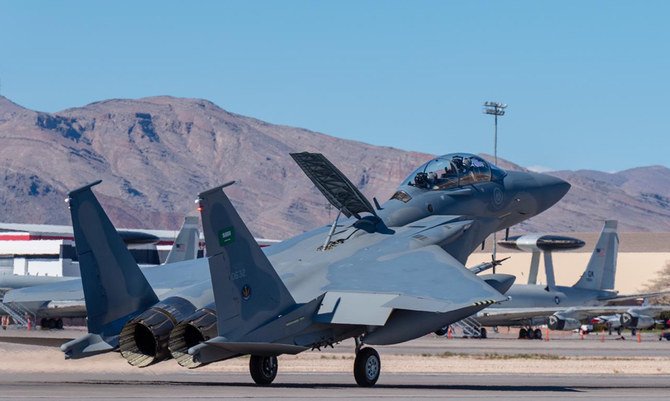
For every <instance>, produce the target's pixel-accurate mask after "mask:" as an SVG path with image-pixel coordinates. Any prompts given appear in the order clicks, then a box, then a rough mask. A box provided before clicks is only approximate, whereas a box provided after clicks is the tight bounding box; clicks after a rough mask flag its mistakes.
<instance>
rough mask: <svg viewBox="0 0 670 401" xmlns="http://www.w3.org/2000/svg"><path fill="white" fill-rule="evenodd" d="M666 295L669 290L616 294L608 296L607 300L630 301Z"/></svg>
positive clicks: (669, 292)
mask: <svg viewBox="0 0 670 401" xmlns="http://www.w3.org/2000/svg"><path fill="white" fill-rule="evenodd" d="M666 295H670V290H665V291H659V292H647V293H641V294H629V295H617V296H616V297H614V298H608V299H607V301H610V302H619V301H630V300H634V299H640V298H658V297H663V296H666Z"/></svg>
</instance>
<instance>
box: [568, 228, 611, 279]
mask: <svg viewBox="0 0 670 401" xmlns="http://www.w3.org/2000/svg"><path fill="white" fill-rule="evenodd" d="M618 253H619V235H618V234H617V221H616V220H606V221H605V226H604V227H603V230H602V232H601V233H600V238H598V242H597V243H596V248H595V249H594V250H593V253H592V254H591V259H590V260H589V264H588V265H587V266H586V270H585V271H584V273H583V274H582V277H580V279H579V280H578V281H577V283H575V285H574V286H573V287H574V288H583V289H588V290H612V289H614V278H615V276H616V263H617V254H618Z"/></svg>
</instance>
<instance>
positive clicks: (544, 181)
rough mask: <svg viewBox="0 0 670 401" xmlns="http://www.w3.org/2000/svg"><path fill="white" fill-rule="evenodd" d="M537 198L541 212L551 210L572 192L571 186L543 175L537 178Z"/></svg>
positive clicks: (555, 178)
mask: <svg viewBox="0 0 670 401" xmlns="http://www.w3.org/2000/svg"><path fill="white" fill-rule="evenodd" d="M537 183H538V187H537V189H538V190H537V191H536V197H537V201H538V206H539V209H540V211H544V210H547V209H549V208H550V207H551V206H553V205H554V204H556V202H558V201H559V200H561V199H562V198H563V197H564V196H565V194H567V193H568V191H569V190H570V186H571V185H570V184H569V183H568V182H566V181H564V180H562V179H560V178H558V177H553V176H551V175H546V174H541V175H539V176H538V177H537Z"/></svg>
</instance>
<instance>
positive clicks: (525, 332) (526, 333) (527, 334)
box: [519, 327, 542, 340]
mask: <svg viewBox="0 0 670 401" xmlns="http://www.w3.org/2000/svg"><path fill="white" fill-rule="evenodd" d="M519 339H520V340H521V339H528V340H541V339H542V330H540V329H535V330H533V329H532V328H531V327H529V328H524V327H522V328H520V329H519Z"/></svg>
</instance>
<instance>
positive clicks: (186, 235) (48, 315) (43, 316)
mask: <svg viewBox="0 0 670 401" xmlns="http://www.w3.org/2000/svg"><path fill="white" fill-rule="evenodd" d="M47 227H49V229H51V230H53V228H51V227H61V226H47ZM199 231H200V230H199V228H198V217H196V216H187V217H186V218H185V219H184V223H183V225H182V226H181V229H180V230H179V232H178V234H177V236H176V238H175V239H174V243H173V245H172V248H171V249H170V252H169V253H168V255H167V258H166V259H165V262H164V264H163V265H164V266H165V265H172V264H175V263H178V262H183V261H189V260H193V259H196V257H197V255H198V250H199V247H200V246H199V241H200V238H199V237H200V235H199ZM51 232H54V231H51ZM58 232H59V233H65V234H67V230H65V229H63V230H62V231H58ZM154 232H155V231H154ZM69 233H70V234H72V228H71V227H70V229H69ZM118 236H119V238H120V239H121V240H122V243H123V246H124V247H125V248H126V249H127V245H128V239H129V238H131V239H136V238H144V239H152V240H153V239H156V240H157V239H158V237H156V236H154V235H152V234H149V233H147V232H145V231H138V230H136V231H132V232H129V231H118ZM129 252H130V251H129ZM131 257H132V255H131ZM75 259H76V258H75ZM164 266H160V267H159V266H151V267H149V266H147V267H145V269H146V271H145V274H146V275H147V277H151V278H152V284H153V285H154V286H155V287H154V288H156V289H157V290H159V291H160V290H161V284H160V281H158V280H157V279H153V278H154V277H156V276H161V274H160V271H161V270H160V269H163V268H164ZM12 277H13V279H12V280H10V279H9V278H8V277H3V279H2V280H0V282H2V283H5V285H6V286H10V285H11V286H14V287H16V288H21V289H19V290H14V291H10V292H8V293H7V294H6V295H5V296H4V298H3V299H2V302H3V305H0V315H3V314H12V313H14V314H18V315H19V317H20V315H24V314H25V313H26V312H27V313H29V314H30V315H32V316H34V317H36V318H37V321H38V322H40V325H41V326H42V327H44V328H54V327H55V328H62V327H63V318H84V317H86V305H85V302H84V292H83V289H82V281H81V278H80V277H47V278H48V279H51V281H56V282H54V283H49V284H43V283H44V281H43V278H44V276H19V275H15V276H12ZM28 287H29V288H28ZM3 306H4V307H3ZM12 316H14V319H15V320H18V319H17V317H16V315H13V314H12Z"/></svg>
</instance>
